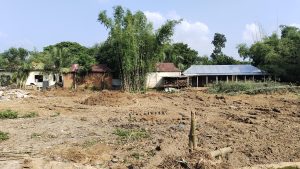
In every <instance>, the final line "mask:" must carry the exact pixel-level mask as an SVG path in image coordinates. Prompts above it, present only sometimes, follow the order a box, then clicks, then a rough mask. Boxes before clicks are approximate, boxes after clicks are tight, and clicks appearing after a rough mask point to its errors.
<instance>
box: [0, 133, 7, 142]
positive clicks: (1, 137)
mask: <svg viewBox="0 0 300 169" xmlns="http://www.w3.org/2000/svg"><path fill="white" fill-rule="evenodd" d="M8 139H9V136H8V133H4V132H2V131H0V141H4V140H8Z"/></svg>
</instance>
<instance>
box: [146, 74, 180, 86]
mask: <svg viewBox="0 0 300 169" xmlns="http://www.w3.org/2000/svg"><path fill="white" fill-rule="evenodd" d="M180 75H181V72H152V73H148V75H147V88H156V87H160V86H161V85H162V84H163V77H176V76H180Z"/></svg>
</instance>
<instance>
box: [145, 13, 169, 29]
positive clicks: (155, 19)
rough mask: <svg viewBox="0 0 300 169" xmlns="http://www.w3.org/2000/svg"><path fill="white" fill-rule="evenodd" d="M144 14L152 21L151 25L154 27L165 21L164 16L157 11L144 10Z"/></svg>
mask: <svg viewBox="0 0 300 169" xmlns="http://www.w3.org/2000/svg"><path fill="white" fill-rule="evenodd" d="M144 14H145V15H146V17H147V19H148V20H149V21H150V22H152V23H153V26H154V28H156V29H157V28H158V27H159V26H161V25H162V24H163V23H164V22H165V21H166V18H165V17H163V16H162V15H161V14H160V13H159V12H150V11H144Z"/></svg>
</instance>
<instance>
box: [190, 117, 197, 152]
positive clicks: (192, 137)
mask: <svg viewBox="0 0 300 169" xmlns="http://www.w3.org/2000/svg"><path fill="white" fill-rule="evenodd" d="M195 126H196V121H195V112H191V129H190V134H189V151H190V152H193V150H195V149H196V148H197V140H196V135H195Z"/></svg>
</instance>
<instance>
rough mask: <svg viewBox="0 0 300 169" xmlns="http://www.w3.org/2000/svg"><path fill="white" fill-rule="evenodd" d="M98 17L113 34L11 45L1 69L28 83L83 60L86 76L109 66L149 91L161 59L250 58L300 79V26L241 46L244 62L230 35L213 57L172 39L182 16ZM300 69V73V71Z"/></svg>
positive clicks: (217, 41) (118, 13) (180, 63)
mask: <svg viewBox="0 0 300 169" xmlns="http://www.w3.org/2000/svg"><path fill="white" fill-rule="evenodd" d="M98 21H99V22H100V23H101V24H102V25H104V26H105V27H106V28H107V30H108V32H109V34H108V38H107V39H106V40H105V41H104V42H102V43H100V44H97V45H94V46H93V47H89V48H88V47H85V46H82V45H80V44H78V43H76V42H61V43H58V44H54V45H50V46H47V47H44V49H43V51H41V52H39V51H28V50H26V49H23V48H10V49H8V50H6V51H4V52H3V53H0V69H6V70H11V71H14V72H15V73H14V77H13V80H14V81H15V82H16V83H17V84H18V85H19V86H20V87H22V85H24V81H25V80H26V78H27V76H28V73H29V71H30V70H45V71H52V72H56V73H63V72H66V71H68V70H69V68H70V67H71V65H72V64H79V65H80V70H79V73H80V74H81V75H84V74H86V73H88V72H89V71H90V68H91V65H93V64H107V65H108V66H109V67H110V68H111V69H112V71H113V72H112V73H113V76H114V78H120V79H121V81H122V88H123V89H124V90H127V91H140V90H144V89H145V81H146V79H145V78H146V74H147V73H148V72H150V71H154V69H155V64H156V63H158V62H172V63H175V64H176V65H177V67H178V68H180V69H181V70H185V69H187V68H188V67H190V66H191V65H193V64H203V65H207V64H249V63H250V62H251V63H252V64H254V65H255V66H258V67H260V68H262V69H264V70H266V71H268V72H270V73H274V74H275V75H277V76H278V77H281V78H282V80H289V81H297V79H298V81H299V68H300V66H299V60H300V59H299V44H300V43H299V29H297V28H294V27H282V36H281V38H279V37H278V36H277V35H275V34H274V35H272V36H270V37H267V38H265V39H263V40H262V41H261V42H257V43H255V44H253V45H252V46H251V47H247V46H246V45H245V44H241V45H239V47H238V50H239V53H240V55H241V56H242V57H243V58H244V59H247V58H249V59H250V62H245V61H238V60H235V59H234V58H233V57H230V56H227V55H226V54H224V53H223V52H222V49H223V48H224V47H225V43H226V41H227V40H226V37H225V35H223V34H220V33H216V34H215V36H214V38H213V40H212V44H213V45H214V47H215V48H214V50H213V51H212V54H211V55H210V56H200V55H199V54H198V52H197V51H196V50H194V49H191V48H190V47H189V46H188V45H187V44H184V43H172V35H173V34H174V28H175V26H176V25H177V24H179V23H180V22H181V20H168V21H166V23H164V24H163V25H162V26H161V27H160V28H158V29H157V30H154V28H153V25H152V23H150V22H148V20H147V18H146V16H145V14H144V13H143V12H141V11H138V12H135V13H133V12H131V11H130V10H128V9H124V8H122V7H121V6H117V7H115V8H114V11H113V14H112V17H110V16H109V15H107V13H106V11H101V12H100V14H99V16H98ZM296 73H297V74H296Z"/></svg>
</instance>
